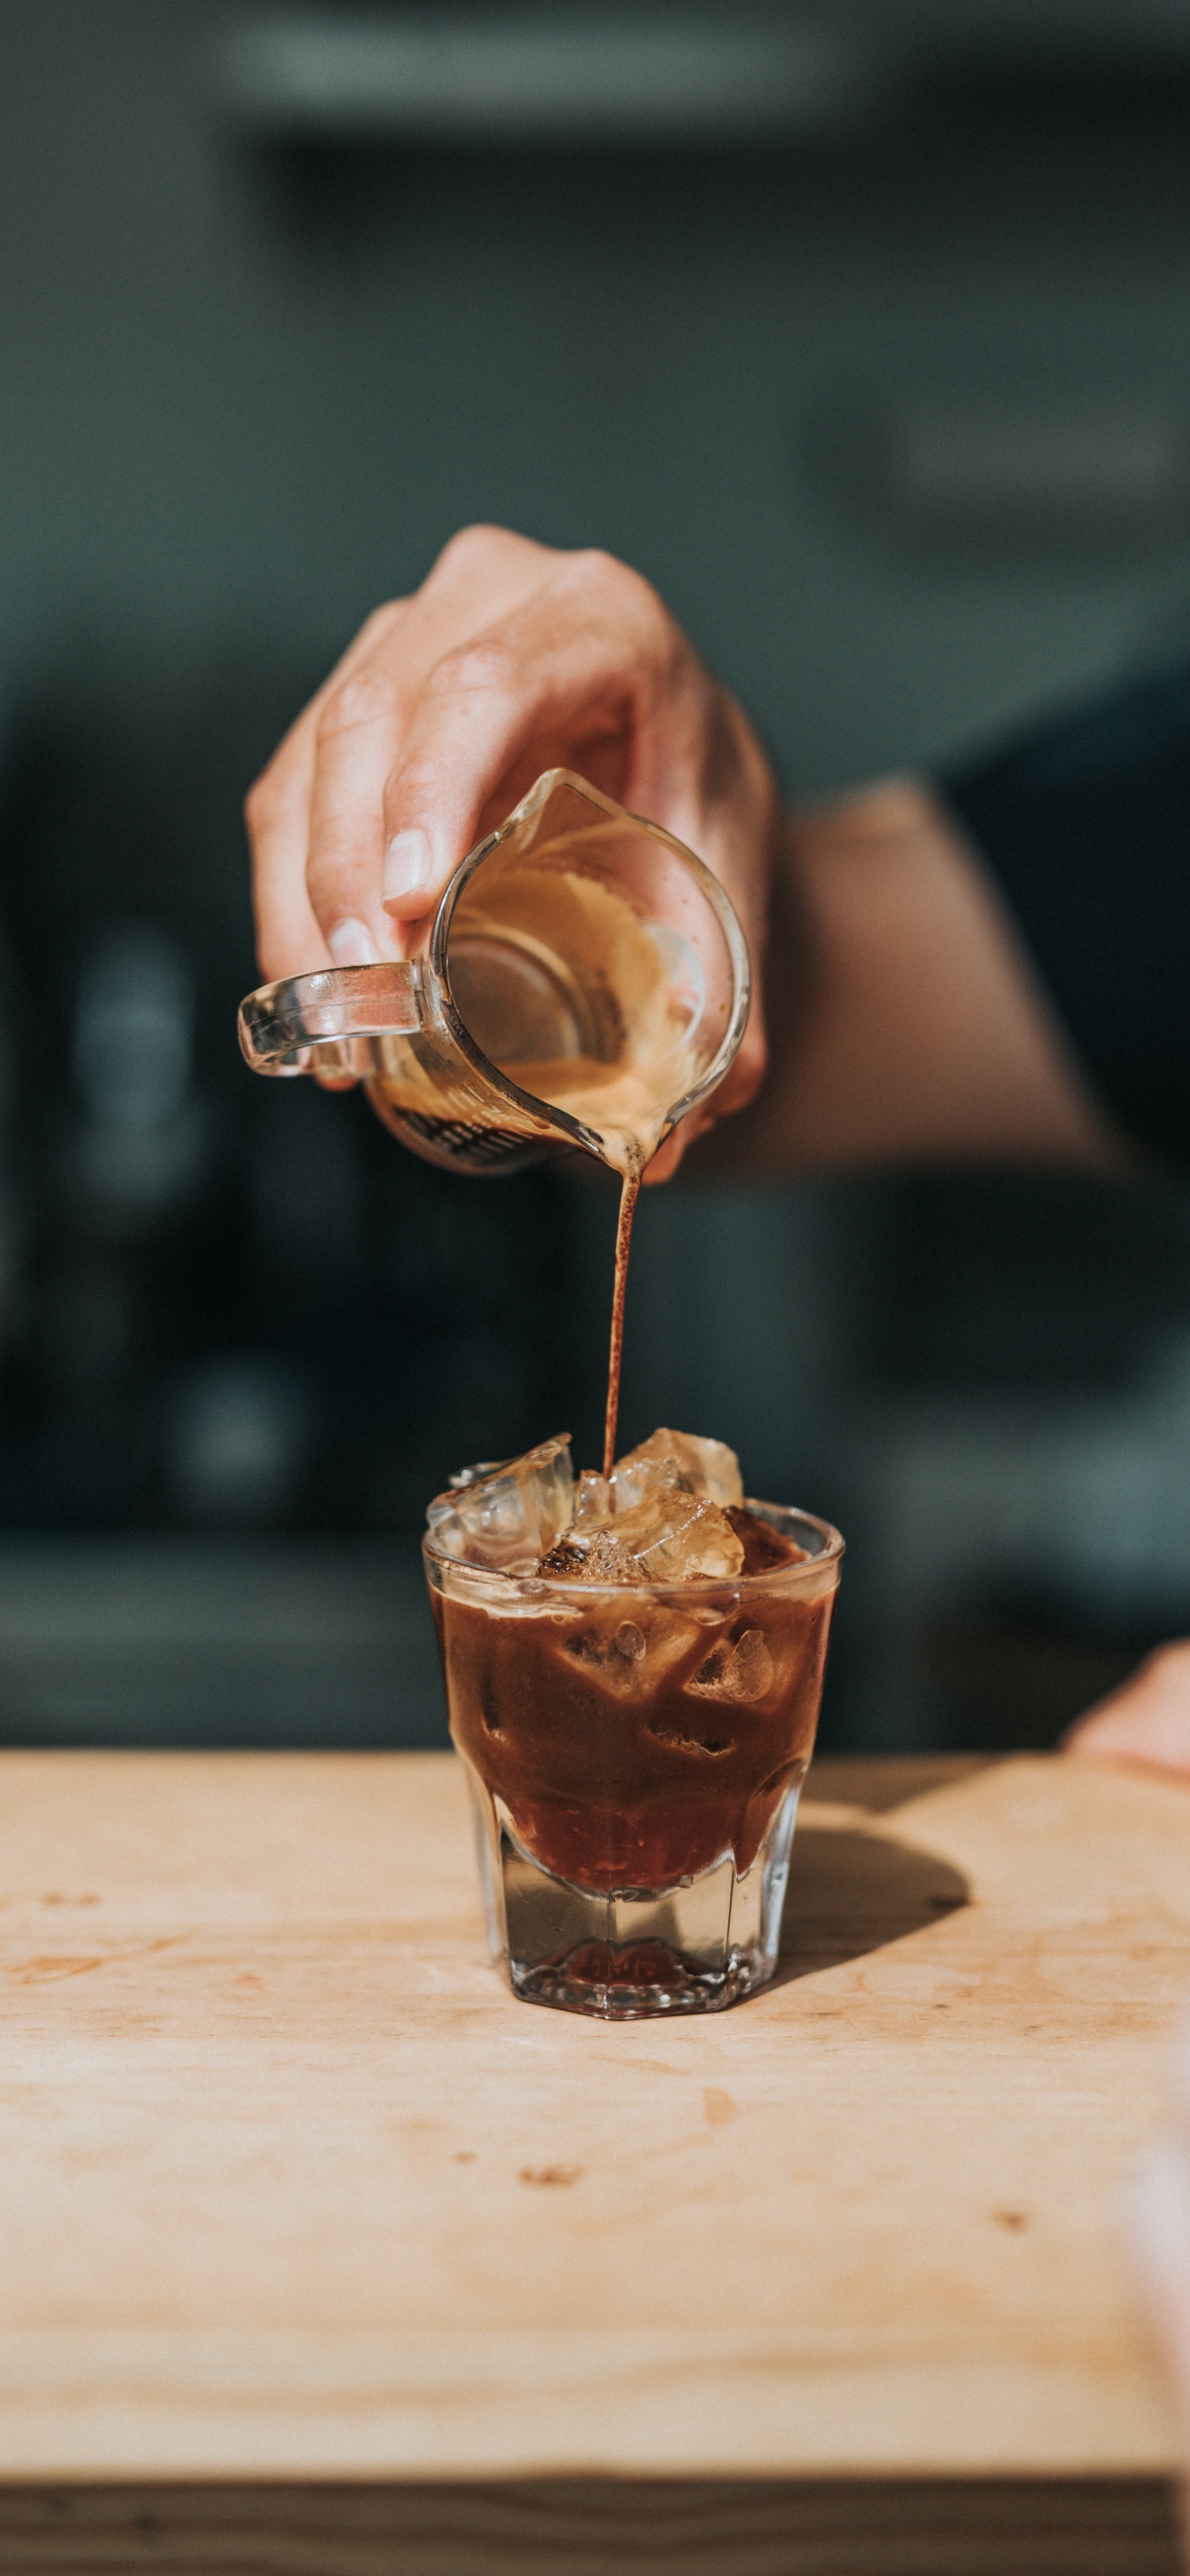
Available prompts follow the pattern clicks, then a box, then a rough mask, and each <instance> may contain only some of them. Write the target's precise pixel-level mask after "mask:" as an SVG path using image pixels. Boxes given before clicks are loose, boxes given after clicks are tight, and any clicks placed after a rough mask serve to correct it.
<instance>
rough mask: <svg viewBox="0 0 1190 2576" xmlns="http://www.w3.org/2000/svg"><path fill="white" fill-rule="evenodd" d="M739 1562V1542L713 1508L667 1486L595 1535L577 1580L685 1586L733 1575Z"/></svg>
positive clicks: (619, 1514) (741, 1550) (714, 1505)
mask: <svg viewBox="0 0 1190 2576" xmlns="http://www.w3.org/2000/svg"><path fill="white" fill-rule="evenodd" d="M743 1562H744V1548H743V1541H742V1540H741V1539H739V1538H737V1537H736V1534H735V1531H734V1530H733V1528H732V1526H731V1523H730V1521H729V1520H728V1519H727V1518H726V1515H725V1514H724V1513H723V1512H721V1511H720V1510H719V1507H718V1504H717V1503H708V1502H704V1501H703V1500H702V1498H701V1496H700V1495H698V1494H687V1493H683V1491H682V1490H681V1487H680V1486H676V1485H667V1486H665V1487H663V1488H661V1489H660V1490H658V1491H655V1492H653V1493H651V1494H648V1495H646V1497H645V1499H644V1501H643V1502H640V1503H638V1504H637V1505H636V1508H635V1510H634V1511H630V1512H617V1513H616V1517H615V1519H614V1520H613V1521H611V1522H610V1523H609V1524H608V1527H607V1528H606V1529H601V1530H596V1532H595V1534H594V1536H593V1538H592V1539H591V1541H590V1544H589V1546H588V1548H587V1553H586V1560H585V1564H584V1567H583V1575H582V1577H581V1578H580V1579H585V1580H586V1581H587V1582H589V1583H686V1582H689V1581H691V1580H692V1579H693V1578H694V1577H695V1576H703V1577H706V1576H716V1575H717V1576H719V1577H726V1576H729V1575H732V1574H738V1573H739V1570H740V1567H741V1565H742V1564H743Z"/></svg>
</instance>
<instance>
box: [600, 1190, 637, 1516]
mask: <svg viewBox="0 0 1190 2576" xmlns="http://www.w3.org/2000/svg"><path fill="white" fill-rule="evenodd" d="M639 1196H640V1181H639V1179H636V1180H633V1179H632V1178H631V1177H630V1176H629V1175H627V1174H626V1175H625V1177H624V1179H623V1181H622V1182H621V1184H620V1215H619V1221H618V1223H617V1226H616V1276H615V1283H614V1286H613V1288H612V1337H611V1348H610V1350H609V1352H608V1359H607V1407H606V1410H605V1412H604V1416H603V1472H604V1475H605V1476H610V1474H611V1471H612V1468H613V1467H614V1466H615V1463H616V1424H617V1422H618V1420H619V1417H620V1363H621V1361H622V1359H623V1357H624V1295H625V1291H626V1289H627V1286H628V1254H629V1252H630V1250H631V1247H632V1220H633V1217H634V1216H635V1214H636V1202H637V1199H638V1198H639Z"/></svg>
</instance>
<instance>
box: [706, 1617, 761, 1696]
mask: <svg viewBox="0 0 1190 2576" xmlns="http://www.w3.org/2000/svg"><path fill="white" fill-rule="evenodd" d="M775 1670H776V1667H775V1665H774V1663H773V1658H772V1656H771V1654H770V1653H769V1648H768V1641H767V1639H766V1637H765V1634H764V1630H763V1629H762V1628H745V1630H744V1633H743V1635H742V1637H738V1638H737V1639H736V1640H735V1642H734V1644H733V1642H732V1640H731V1639H730V1637H724V1638H723V1639H722V1640H721V1642H720V1644H719V1645H717V1646H713V1647H712V1648H711V1652H710V1654H709V1655H708V1656H707V1659H706V1662H705V1664H701V1665H700V1666H699V1669H698V1671H697V1672H696V1674H695V1676H694V1679H693V1681H692V1682H690V1683H688V1684H687V1688H688V1689H690V1690H692V1691H698V1692H700V1693H701V1695H702V1697H703V1698H704V1699H737V1700H743V1699H763V1698H764V1696H765V1694H766V1692H767V1691H770V1690H771V1689H772V1687H773V1678H774V1673H775Z"/></svg>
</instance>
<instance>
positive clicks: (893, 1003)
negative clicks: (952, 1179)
mask: <svg viewBox="0 0 1190 2576" xmlns="http://www.w3.org/2000/svg"><path fill="white" fill-rule="evenodd" d="M765 990H766V997H767V1008H768V1019H769V1032H770V1044H771V1050H772V1053H771V1062H770V1069H769V1073H768V1077H767V1080H766V1083H765V1087H764V1091H763V1093H762V1095H761V1097H760V1099H759V1100H758V1101H757V1102H756V1104H755V1106H754V1107H753V1108H751V1109H750V1110H748V1111H747V1112H745V1114H744V1115H743V1117H742V1118H740V1119H734V1120H732V1121H731V1122H730V1127H729V1130H728V1131H726V1132H724V1133H723V1135H722V1140H721V1150H720V1154H719V1157H718V1159H719V1160H720V1162H721V1163H722V1164H724V1165H726V1164H727V1163H729V1162H730V1165H731V1167H733V1168H734V1167H737V1166H738V1165H739V1164H740V1163H741V1162H742V1163H744V1164H745V1165H746V1166H747V1167H748V1168H750V1169H752V1170H765V1169H768V1170H788V1171H805V1172H809V1171H821V1170H830V1169H839V1168H844V1167H847V1166H849V1165H867V1166H871V1165H873V1164H887V1163H890V1162H895V1161H902V1162H904V1161H918V1162H920V1161H966V1162H970V1161H996V1162H1010V1161H1011V1162H1034V1163H1036V1162H1042V1163H1053V1164H1063V1165H1081V1166H1083V1167H1085V1168H1091V1169H1095V1168H1100V1169H1105V1168H1111V1167H1112V1166H1113V1165H1115V1164H1119V1163H1121V1162H1122V1161H1123V1160H1124V1158H1125V1148H1124V1147H1123V1145H1122V1142H1121V1140H1120V1139H1119V1138H1118V1137H1117V1135H1116V1134H1115V1132H1114V1130H1113V1128H1112V1126H1111V1124H1110V1121H1109V1119H1108V1117H1107V1115H1106V1113H1105V1112H1104V1111H1103V1110H1102V1109H1101V1108H1100V1106H1099V1104H1098V1102H1097V1101H1096V1100H1095V1099H1094V1097H1093V1096H1092V1094H1091V1092H1090V1089H1089V1086H1088V1085H1087V1084H1086V1082H1085V1080H1084V1077H1083V1076H1082V1073H1081V1071H1080V1068H1079V1066H1078V1063H1077V1061H1076V1059H1075V1057H1074V1055H1073V1052H1072V1050H1071V1049H1070V1047H1069V1045H1068V1042H1067V1041H1066V1039H1065V1037H1064V1034H1063V1031H1062V1029H1061V1027H1060V1024H1059V1023H1058V1021H1057V1019H1056V1017H1055V1015H1054V1013H1053V1011H1052V1009H1051V1006H1050V1005H1049V1003H1048V1001H1047V999H1046V996H1045V993H1044V991H1043V989H1042V987H1041V985H1040V983H1039V982H1038V980H1037V978H1036V976H1035V974H1034V972H1033V969H1032V967H1031V965H1030V962H1029V959H1028V956H1027V954H1026V952H1025V950H1024V948H1023V946H1022V945H1021V943H1020V941H1019V939H1018V937H1017V935H1016V933H1015V931H1014V929H1013V927H1012V925H1011V923H1010V922H1009V920H1008V918H1007V916H1006V915H1005V914H1004V912H1003V910H1002V908H1001V906H1000V904H999V901H998V899H997V896H996V894H995V892H994V890H993V888H992V886H991V884H990V883H989V882H988V881H987V879H986V878H985V877H984V874H983V871H982V870H981V868H980V866H979V863H978V861H977V859H976V858H975V857H974V855H973V854H972V853H970V852H969V851H968V850H967V849H966V848H965V847H964V844H963V842H962V840H961V838H960V836H959V834H958V831H957V830H956V828H955V827H954V826H953V824H952V823H951V822H950V819H949V817H948V816H947V815H946V813H945V812H944V810H943V809H942V807H941V806H940V805H939V804H937V803H936V802H935V800H934V798H933V797H932V796H931V794H930V793H929V791H928V789H926V788H925V787H923V786H920V785H918V784H917V783H916V782H915V781H912V780H891V781H888V782H885V783H883V784H881V785H880V786H877V787H874V788H870V789H866V790H864V791H863V792H862V793H860V794H857V795H854V796H851V797H848V798H846V799H844V800H842V801H840V802H839V803H838V804H835V805H832V806H829V807H821V808H818V809H809V810H806V811H803V812H802V813H800V814H795V815H794V816H793V817H792V818H791V825H790V841H789V852H788V859H787V867H786V873H785V876H784V879H783V882H782V883H781V884H780V886H779V888H778V896H777V901H776V903H775V905H774V915H773V923H772V936H771V941H770V947H769V952H768V956H767V959H766V967H765ZM713 1152H714V1147H713V1144H712V1147H711V1148H710V1149H709V1151H708V1149H706V1148H703V1149H700V1159H702V1157H703V1156H704V1155H705V1156H706V1158H707V1159H708V1160H710V1159H711V1157H712V1155H713Z"/></svg>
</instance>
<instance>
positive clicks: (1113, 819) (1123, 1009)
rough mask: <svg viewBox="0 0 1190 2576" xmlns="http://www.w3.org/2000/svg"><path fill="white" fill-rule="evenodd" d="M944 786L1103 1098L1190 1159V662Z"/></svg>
mask: <svg viewBox="0 0 1190 2576" xmlns="http://www.w3.org/2000/svg"><path fill="white" fill-rule="evenodd" d="M938 785H939V787H940V789H941V793H942V795H943V797H944V799H945V800H946V802H947V803H948V804H949V806H950V808H951V810H952V812H953V813H954V814H955V815H956V816H957V818H958V820H959V822H960V823H961V824H962V826H963V827H964V829H965V831H966V833H967V835H968V838H969V839H970V840H971V841H972V842H973V843H974V845H975V847H976V848H977V849H978V851H979V852H980V854H981V856H982V858H983V859H984V861H985V863H986V865H987V867H988V869H989V871H990V873H991V875H992V877H993V879H994V880H995V881H996V883H997V884H998V885H999V888H1000V892H1001V894H1002V896H1003V898H1004V900H1005V902H1006V904H1007V906H1008V908H1009V911H1010V912H1011V913H1013V914H1014V915H1015V917H1016V920H1017V922H1018V925H1019V927H1020V929H1021V931H1022V933H1023V936H1024V939H1025V942H1026V944H1027V946H1028V948H1029V949H1030V951H1031V952H1032V955H1033V958H1034V960H1035V962H1036V965H1037V968H1038V971H1039V973H1040V975H1041V977H1042V980H1043V982H1044V983H1045V985H1046V986H1047V987H1048V990H1049V992H1050V994H1051V996H1052V998H1053V1001H1054V1004H1055V1007H1056V1009H1057V1011H1058V1013H1059V1016H1060V1017H1061V1019H1062V1020H1063V1021H1064V1023H1065V1026H1066V1028H1067V1030H1068V1031H1069V1034H1070V1037H1071V1039H1072V1041H1073V1043H1074V1046H1075V1048H1076V1049H1077V1051H1078V1053H1079V1055H1080V1056H1081V1058H1082V1060H1083V1063H1084V1064H1085V1066H1086V1068H1087V1071H1088V1073H1089V1074H1090V1076H1091V1078H1092V1080H1093V1082H1094V1083H1095V1084H1096V1086H1097V1088H1098V1091H1099V1093H1100V1096H1101V1098H1102V1099H1103V1101H1104V1102H1105V1104H1106V1106H1107V1107H1108V1108H1109V1109H1110V1110H1111V1111H1112V1112H1113V1113H1114V1115H1115V1117H1116V1118H1117V1120H1118V1121H1119V1123H1120V1125H1121V1126H1122V1127H1124V1128H1127V1129H1129V1130H1130V1131H1131V1133H1132V1134H1133V1135H1134V1136H1135V1137H1137V1138H1138V1139H1139V1140H1140V1141H1141V1142H1143V1143H1145V1144H1147V1145H1149V1146H1151V1147H1152V1148H1153V1149H1154V1150H1155V1151H1156V1152H1157V1153H1159V1154H1162V1155H1165V1156H1172V1157H1174V1158H1175V1159H1177V1160H1180V1161H1182V1162H1190V660H1186V661H1185V662H1180V663H1179V664H1178V665H1177V666H1176V667H1173V668H1170V669H1167V670H1164V671H1162V672H1159V673H1157V674H1153V675H1150V676H1148V677H1146V678H1143V679H1140V680H1136V681H1133V682H1132V683H1130V684H1129V685H1128V686H1126V687H1124V688H1121V689H1118V690H1116V691H1114V692H1113V693H1112V694H1111V695H1108V696H1105V697H1103V698H1102V699H1101V700H1099V701H1097V702H1095V703H1093V704H1091V705H1090V706H1087V705H1083V706H1081V707H1080V708H1079V709H1078V710H1077V711H1075V712H1073V713H1067V714H1065V715H1063V716H1059V717H1058V718H1056V719H1055V720H1053V721H1051V722H1050V723H1048V724H1044V725H1041V726H1039V727H1037V728H1036V729H1035V730H1033V731H1031V732H1029V733H1028V734H1025V735H1023V736H1021V737H1020V738H1019V739H1018V740H1016V741H1014V742H1010V743H1009V744H1008V745H1007V746H1006V747H1004V748H1003V749H1001V750H999V751H997V752H995V753H993V754H992V756H991V757H990V758H984V759H982V760H978V761H976V762H974V763H972V764H971V765H969V766H964V767H959V768H955V769H953V770H950V771H948V772H947V773H945V774H944V775H943V776H942V777H941V778H940V779H939V781H938Z"/></svg>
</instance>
